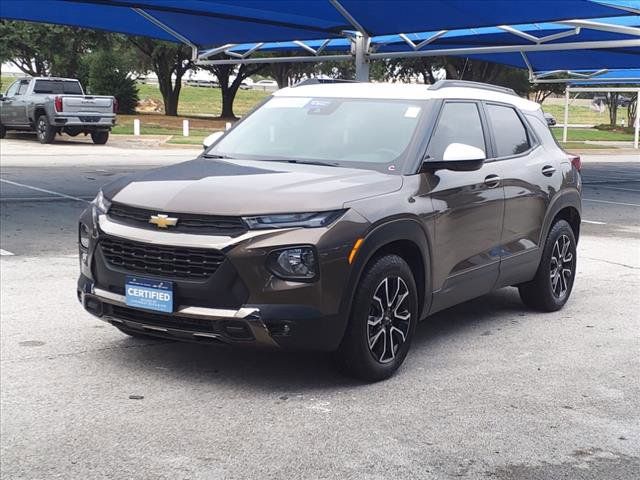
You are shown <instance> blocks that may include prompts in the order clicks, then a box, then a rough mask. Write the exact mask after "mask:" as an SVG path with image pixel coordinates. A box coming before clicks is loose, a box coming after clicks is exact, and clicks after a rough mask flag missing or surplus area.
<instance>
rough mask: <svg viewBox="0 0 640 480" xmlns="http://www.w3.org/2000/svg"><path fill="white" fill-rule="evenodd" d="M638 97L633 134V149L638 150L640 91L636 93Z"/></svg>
mask: <svg viewBox="0 0 640 480" xmlns="http://www.w3.org/2000/svg"><path fill="white" fill-rule="evenodd" d="M636 95H637V97H636V119H635V122H633V123H634V126H635V132H634V134H633V148H635V149H636V150H637V149H638V137H639V136H640V109H639V108H638V107H640V89H638V92H637V93H636Z"/></svg>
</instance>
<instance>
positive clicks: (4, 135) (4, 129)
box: [0, 123, 7, 138]
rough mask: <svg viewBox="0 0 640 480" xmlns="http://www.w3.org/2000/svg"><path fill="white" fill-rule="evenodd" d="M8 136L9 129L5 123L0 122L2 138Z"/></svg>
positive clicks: (0, 135) (0, 136)
mask: <svg viewBox="0 0 640 480" xmlns="http://www.w3.org/2000/svg"><path fill="white" fill-rule="evenodd" d="M6 136H7V129H6V128H4V125H2V124H1V123H0V138H4V137H6Z"/></svg>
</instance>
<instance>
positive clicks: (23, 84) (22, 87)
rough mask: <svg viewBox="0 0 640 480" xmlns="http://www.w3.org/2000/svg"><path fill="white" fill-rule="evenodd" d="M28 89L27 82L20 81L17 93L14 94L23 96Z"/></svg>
mask: <svg viewBox="0 0 640 480" xmlns="http://www.w3.org/2000/svg"><path fill="white" fill-rule="evenodd" d="M28 87H29V82H28V81H27V80H21V81H20V86H19V87H18V91H17V92H16V95H24V94H25V93H27V88H28Z"/></svg>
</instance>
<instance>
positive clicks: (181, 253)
mask: <svg viewBox="0 0 640 480" xmlns="http://www.w3.org/2000/svg"><path fill="white" fill-rule="evenodd" d="M100 249H101V251H102V254H103V256H104V258H105V260H106V261H107V263H109V265H111V266H113V267H116V268H120V269H123V270H126V271H129V272H134V273H148V274H155V275H164V276H167V277H171V278H193V279H206V278H209V277H210V276H211V275H213V274H214V273H215V272H216V271H217V270H218V268H219V267H220V265H222V262H224V260H225V256H224V254H223V253H222V252H220V251H218V250H205V249H200V248H184V247H171V246H164V245H153V244H147V243H140V242H135V241H132V240H125V239H121V238H114V237H105V238H103V239H102V240H101V241H100Z"/></svg>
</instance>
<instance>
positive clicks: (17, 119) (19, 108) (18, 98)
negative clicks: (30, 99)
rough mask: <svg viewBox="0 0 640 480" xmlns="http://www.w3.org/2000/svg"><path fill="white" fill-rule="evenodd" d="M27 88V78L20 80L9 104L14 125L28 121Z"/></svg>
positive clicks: (25, 123) (24, 123)
mask: <svg viewBox="0 0 640 480" xmlns="http://www.w3.org/2000/svg"><path fill="white" fill-rule="evenodd" d="M27 88H29V80H20V82H19V84H18V90H17V91H16V94H15V96H14V97H13V104H12V106H11V107H12V114H13V119H12V121H13V124H14V125H27V124H28V123H29V118H28V116H27V100H26V98H27V97H26V93H27Z"/></svg>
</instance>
